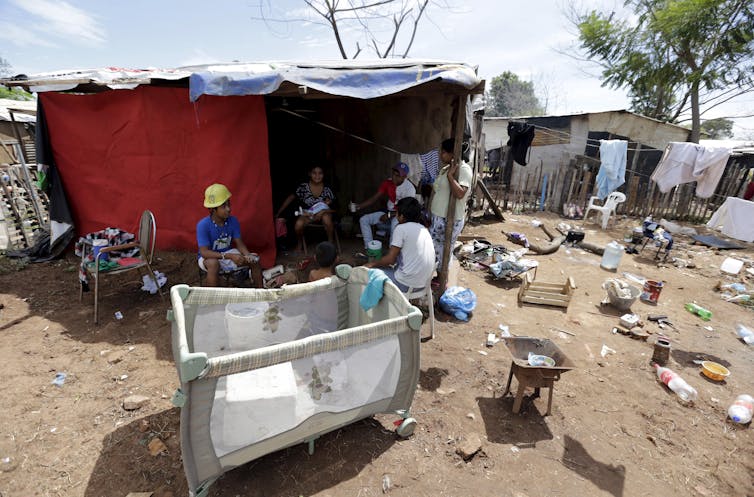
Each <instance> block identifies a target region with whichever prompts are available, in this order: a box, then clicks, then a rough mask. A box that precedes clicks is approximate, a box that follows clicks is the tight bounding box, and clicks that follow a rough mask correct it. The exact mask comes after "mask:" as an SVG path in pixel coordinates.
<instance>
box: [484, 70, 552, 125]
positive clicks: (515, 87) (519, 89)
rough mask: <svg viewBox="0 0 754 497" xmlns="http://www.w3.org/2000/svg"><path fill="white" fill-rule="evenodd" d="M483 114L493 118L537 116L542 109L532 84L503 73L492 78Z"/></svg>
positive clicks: (509, 73)
mask: <svg viewBox="0 0 754 497" xmlns="http://www.w3.org/2000/svg"><path fill="white" fill-rule="evenodd" d="M484 112H485V114H486V115H488V116H493V117H494V116H503V117H514V116H538V115H542V114H543V113H544V108H543V107H542V104H541V103H540V102H539V99H538V98H537V96H536V95H535V93H534V83H532V82H531V81H523V80H521V79H519V77H518V76H517V75H516V74H514V73H512V72H510V71H505V72H504V73H503V74H501V75H499V76H495V77H494V78H492V81H491V82H490V86H489V91H488V92H487V105H486V107H485V111H484Z"/></svg>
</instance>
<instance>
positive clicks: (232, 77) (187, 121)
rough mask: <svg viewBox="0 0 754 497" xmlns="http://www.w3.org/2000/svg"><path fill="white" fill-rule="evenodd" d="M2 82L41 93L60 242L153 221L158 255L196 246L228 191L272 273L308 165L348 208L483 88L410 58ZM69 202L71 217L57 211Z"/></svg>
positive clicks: (440, 131)
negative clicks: (284, 212)
mask: <svg viewBox="0 0 754 497" xmlns="http://www.w3.org/2000/svg"><path fill="white" fill-rule="evenodd" d="M0 83H2V84H5V85H9V86H23V87H24V88H26V89H28V90H30V91H33V92H38V93H39V103H40V111H39V112H38V123H39V128H40V129H39V131H40V132H38V133H37V138H38V147H37V148H38V162H39V163H41V164H45V165H47V166H51V167H52V168H53V172H55V171H57V173H59V180H58V181H57V184H58V186H62V188H59V191H58V194H55V193H53V195H52V199H51V202H52V206H51V211H52V212H51V216H52V219H53V229H52V231H53V239H55V237H56V231H57V232H60V231H61V230H63V229H65V226H66V224H72V223H73V222H74V221H75V226H76V230H77V231H78V232H79V233H86V232H89V231H94V230H96V229H101V228H103V227H105V226H107V225H111V226H113V225H115V226H118V227H123V228H125V229H128V228H130V227H133V225H134V223H135V221H136V219H137V218H138V215H139V213H140V212H141V211H142V210H144V209H150V210H152V211H153V212H154V213H155V216H156V218H157V221H158V226H159V234H158V237H157V243H158V247H160V248H182V249H191V248H195V245H196V243H195V239H194V230H195V225H196V221H197V220H198V219H199V218H201V217H202V216H203V215H206V210H205V209H204V208H203V207H202V202H201V200H202V193H203V190H204V188H205V187H206V186H207V185H208V184H210V183H214V182H221V183H225V184H226V185H228V187H229V188H230V189H231V191H232V192H233V207H234V214H235V215H236V216H237V217H239V220H240V222H241V226H242V230H243V234H244V238H245V241H246V244H247V245H248V246H249V248H250V249H251V250H254V251H256V252H259V253H260V254H261V255H262V263H263V265H271V264H272V263H273V261H274V257H275V243H274V227H273V219H272V213H273V204H275V203H278V202H280V201H281V200H282V198H284V197H285V196H286V195H288V194H289V193H291V192H292V191H293V190H292V188H293V186H294V185H295V184H296V183H298V182H301V181H304V180H305V179H306V171H307V170H308V169H309V168H310V167H311V166H313V165H315V164H319V165H323V166H324V169H325V173H326V181H328V182H329V183H331V184H332V186H333V187H334V189H335V193H336V195H338V196H339V197H340V199H341V200H346V201H341V208H342V209H343V210H345V205H346V203H347V197H351V198H363V197H365V196H366V195H367V194H369V193H371V192H372V191H373V190H374V188H376V186H377V184H378V183H379V181H380V180H382V179H384V177H385V176H386V175H387V174H388V172H389V169H390V167H391V164H393V163H395V162H396V161H397V160H399V157H400V153H418V152H425V151H427V150H430V149H432V148H435V147H437V146H438V144H439V142H440V141H441V140H442V139H443V138H446V137H448V136H450V135H451V134H453V132H454V130H455V129H456V127H455V126H454V125H455V124H457V123H458V122H460V121H462V119H463V117H464V116H465V101H466V99H467V97H468V96H469V95H470V94H473V93H481V92H483V89H484V85H483V82H482V81H481V80H480V79H479V78H478V77H477V75H476V72H475V70H474V69H473V68H472V67H470V66H468V65H465V64H461V63H452V62H437V61H412V60H400V61H397V62H393V61H384V60H380V61H374V62H370V61H358V62H357V61H337V62H334V63H328V62H313V63H248V64H246V63H234V64H222V65H206V66H192V67H184V68H178V69H169V70H125V69H117V68H108V69H101V70H91V71H70V72H61V73H46V74H38V75H32V76H29V77H28V79H25V80H23V81H17V80H0ZM461 101H463V103H464V109H461V110H462V112H457V111H456V113H455V116H454V108H455V109H458V108H459V102H461ZM459 115H460V118H458V119H456V117H457V116H459ZM43 129H44V132H43ZM45 139H48V140H49V142H48V143H47V144H46V143H44V140H45ZM46 145H49V146H46ZM51 177H52V178H53V183H56V182H55V178H56V175H55V174H52V175H51ZM54 188H55V184H53V192H55V191H56V190H55V189H54ZM63 197H67V202H68V205H70V216H68V219H66V217H67V216H66V215H65V213H64V212H62V211H63V210H64V209H56V206H58V207H59V206H60V205H61V204H65V200H64V199H63ZM53 243H54V242H53Z"/></svg>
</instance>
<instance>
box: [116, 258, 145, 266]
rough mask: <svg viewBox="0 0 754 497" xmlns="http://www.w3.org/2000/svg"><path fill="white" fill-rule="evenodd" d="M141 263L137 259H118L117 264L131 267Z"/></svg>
mask: <svg viewBox="0 0 754 497" xmlns="http://www.w3.org/2000/svg"><path fill="white" fill-rule="evenodd" d="M140 262H141V259H139V258H138V257H121V258H120V259H118V264H120V265H121V266H133V265H134V264H138V263H140Z"/></svg>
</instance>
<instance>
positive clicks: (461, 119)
mask: <svg viewBox="0 0 754 497" xmlns="http://www.w3.org/2000/svg"><path fill="white" fill-rule="evenodd" d="M467 98H468V96H467V95H459V96H458V99H457V100H456V101H457V103H458V106H457V107H456V112H455V123H453V124H454V126H453V138H454V140H455V146H454V147H453V157H454V159H455V160H456V161H459V162H461V161H463V156H462V154H461V152H462V150H463V130H464V126H465V124H466V99H467ZM459 171H460V167H459ZM455 178H456V179H458V172H456V176H455ZM457 200H458V199H456V198H455V197H454V196H453V191H452V190H451V191H450V192H449V195H448V213H447V214H446V215H445V243H444V244H443V251H442V264H441V265H442V270H441V271H440V274H438V275H437V277H438V279H439V280H440V292H444V291H445V287H446V286H447V283H448V269H450V268H449V266H450V255H451V253H450V251H451V250H452V249H453V247H451V246H450V240H451V238H452V237H453V224H454V223H455V219H456V201H457Z"/></svg>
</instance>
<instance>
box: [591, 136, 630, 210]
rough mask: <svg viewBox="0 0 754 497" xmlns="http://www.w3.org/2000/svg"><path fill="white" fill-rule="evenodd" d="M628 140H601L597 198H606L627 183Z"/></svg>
mask: <svg viewBox="0 0 754 497" xmlns="http://www.w3.org/2000/svg"><path fill="white" fill-rule="evenodd" d="M627 153H628V142H627V141H626V140H600V161H601V162H602V164H601V165H600V170H599V172H598V173H597V180H596V181H597V196H598V197H599V198H600V199H602V200H604V199H605V197H607V196H608V195H610V194H611V193H612V192H614V191H615V190H617V189H618V188H619V187H620V186H621V185H622V184H623V183H625V182H626V156H627Z"/></svg>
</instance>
